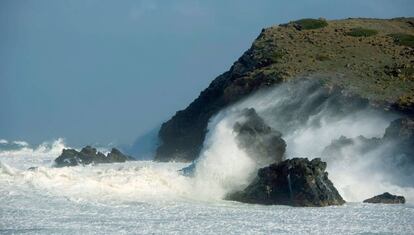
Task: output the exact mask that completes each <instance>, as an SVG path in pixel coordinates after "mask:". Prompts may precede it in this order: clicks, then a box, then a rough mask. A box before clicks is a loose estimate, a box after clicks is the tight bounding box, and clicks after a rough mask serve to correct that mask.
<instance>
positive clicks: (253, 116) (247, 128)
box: [233, 108, 286, 167]
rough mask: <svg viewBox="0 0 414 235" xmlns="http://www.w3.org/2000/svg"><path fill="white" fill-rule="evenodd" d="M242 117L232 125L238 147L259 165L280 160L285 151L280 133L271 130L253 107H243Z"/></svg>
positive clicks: (284, 143)
mask: <svg viewBox="0 0 414 235" xmlns="http://www.w3.org/2000/svg"><path fill="white" fill-rule="evenodd" d="M242 118H243V121H239V122H236V123H235V125H234V127H233V130H234V132H235V133H237V135H236V140H237V142H238V145H239V147H240V148H242V149H244V150H245V151H246V152H247V154H248V155H249V156H250V157H252V158H253V159H254V160H255V161H256V162H257V163H258V165H259V166H261V167H263V166H266V165H269V164H271V163H277V162H280V161H282V160H283V157H284V153H285V151H286V142H285V141H284V140H283V139H282V134H281V133H280V132H278V131H275V130H272V128H271V127H270V126H268V125H267V124H266V123H265V122H264V120H263V119H262V118H261V117H260V116H259V115H258V114H257V113H256V111H255V109H253V108H248V109H244V110H243V111H242Z"/></svg>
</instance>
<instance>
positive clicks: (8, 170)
mask: <svg viewBox="0 0 414 235" xmlns="http://www.w3.org/2000/svg"><path fill="white" fill-rule="evenodd" d="M2 160H3V161H7V159H5V158H3V159H2ZM14 162H16V161H14ZM2 164H3V165H2V169H1V171H0V201H1V203H0V233H1V234H166V233H168V234H414V206H413V205H412V204H411V203H408V204H405V205H373V204H363V203H361V202H349V203H346V204H345V205H344V206H332V207H324V208H294V207H288V206H261V205H249V204H243V203H238V202H231V201H224V200H221V199H220V198H214V196H211V195H210V196H211V197H210V198H209V197H206V196H205V195H199V194H198V189H197V188H198V187H199V186H195V185H194V184H196V182H195V181H194V180H192V179H188V178H186V177H184V176H181V175H179V174H178V173H177V170H178V169H180V168H181V167H183V165H184V164H178V163H153V162H149V161H137V162H128V163H122V164H102V165H99V166H92V167H81V166H80V167H71V168H59V169H52V168H49V167H47V166H42V167H40V168H38V169H37V170H34V171H30V170H21V169H18V168H12V167H11V166H9V165H5V164H7V163H2ZM206 190H207V189H206ZM204 192H205V191H204ZM212 195H215V194H214V193H213V194H212Z"/></svg>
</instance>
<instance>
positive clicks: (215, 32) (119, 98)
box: [0, 0, 414, 146]
mask: <svg viewBox="0 0 414 235" xmlns="http://www.w3.org/2000/svg"><path fill="white" fill-rule="evenodd" d="M413 13H414V3H413V1H412V0H388V1H386V0H364V1H361V0H348V1H333V0H315V1H310V0H294V1H275V0H268V1H250V0H242V1H196V0H180V1H162V0H159V1H155V0H154V1H151V0H148V1H140V0H125V1H115V0H113V1H98V0H71V1H69V0H68V1H64V0H49V1H45V0H26V1H23V0H22V1H15V0H2V1H0V33H1V34H0V35H1V37H0V107H1V112H0V139H7V140H26V141H28V142H30V143H33V144H38V143H40V142H43V141H44V140H51V139H56V138H58V137H64V138H65V139H66V141H67V142H68V143H69V144H71V145H75V146H76V145H84V144H95V143H100V144H109V143H114V144H122V143H130V142H133V140H134V139H135V138H136V137H138V136H140V135H143V134H145V133H146V132H148V131H150V130H152V129H154V128H155V127H157V126H158V125H160V124H161V123H162V122H163V121H165V120H167V119H168V118H169V117H170V116H171V115H173V114H174V113H175V112H176V111H177V110H179V109H182V108H185V107H186V106H187V105H188V104H189V103H190V102H191V101H192V100H193V99H194V98H196V97H197V96H198V94H199V92H200V91H201V90H202V89H204V88H205V87H207V85H208V84H209V83H210V81H211V80H212V79H213V78H215V77H216V76H217V75H219V74H220V73H222V72H224V71H226V70H227V69H228V68H229V67H230V66H231V64H232V63H233V61H235V60H236V59H237V58H238V57H239V56H240V55H241V54H242V53H243V52H244V51H245V50H246V49H247V48H249V47H250V44H251V43H252V41H253V40H254V39H255V38H256V36H257V35H258V34H259V32H260V30H261V29H262V28H263V27H268V26H271V25H273V24H279V23H285V22H288V21H290V20H294V19H299V18H307V17H312V18H318V17H324V18H327V19H340V18H348V17H375V18H392V17H399V16H410V14H411V16H412V14H413Z"/></svg>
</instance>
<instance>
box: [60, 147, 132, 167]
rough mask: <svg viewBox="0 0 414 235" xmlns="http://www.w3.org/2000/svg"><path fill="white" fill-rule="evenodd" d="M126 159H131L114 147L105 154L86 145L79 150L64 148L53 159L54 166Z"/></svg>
mask: <svg viewBox="0 0 414 235" xmlns="http://www.w3.org/2000/svg"><path fill="white" fill-rule="evenodd" d="M128 160H133V159H132V158H131V157H129V156H127V155H124V154H123V153H121V152H120V151H119V150H118V149H116V148H113V149H112V150H111V152H110V153H108V155H106V156H105V154H103V153H101V152H98V151H97V150H96V148H92V147H91V146H86V147H84V148H83V149H82V150H81V151H80V152H78V151H76V150H75V149H64V150H63V151H62V154H61V155H60V156H59V157H58V158H56V159H55V167H65V166H77V165H89V164H99V163H113V162H125V161H128Z"/></svg>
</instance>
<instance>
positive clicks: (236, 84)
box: [155, 18, 414, 162]
mask: <svg viewBox="0 0 414 235" xmlns="http://www.w3.org/2000/svg"><path fill="white" fill-rule="evenodd" d="M322 21H323V20H317V21H312V20H309V19H306V20H302V21H296V22H291V23H288V24H285V25H281V26H273V27H270V28H267V29H263V30H262V32H261V33H260V35H259V36H258V38H257V39H256V40H255V41H254V42H253V44H252V46H251V48H250V49H249V50H247V51H246V52H245V53H244V54H243V55H242V56H241V57H240V58H239V59H238V60H237V61H236V62H235V63H234V64H233V66H232V67H231V68H230V70H229V71H228V72H225V73H223V74H222V75H220V76H218V77H217V78H216V79H215V80H214V81H213V82H212V83H211V84H210V85H209V87H208V88H207V89H205V90H204V91H202V92H201V94H200V95H199V97H198V98H197V99H196V100H194V101H193V102H192V103H191V104H190V105H189V106H188V107H187V108H185V109H184V110H181V111H178V112H177V113H176V114H175V115H174V116H173V117H172V118H171V119H170V120H168V121H167V122H165V123H164V124H163V125H162V127H161V129H160V131H159V137H160V140H161V144H160V146H159V147H158V149H157V153H156V156H155V160H156V161H172V160H175V161H186V162H189V161H192V160H194V159H196V158H197V157H198V154H199V152H200V150H201V147H202V143H203V141H204V138H205V134H206V128H207V123H208V121H209V119H210V118H211V117H212V116H213V115H215V114H217V113H218V112H219V111H220V110H221V109H223V108H224V107H227V106H229V105H231V104H233V103H235V102H236V101H239V100H240V99H242V98H244V97H246V96H247V95H249V94H251V93H252V92H254V91H257V90H259V89H261V88H264V87H269V86H272V85H274V84H279V83H281V82H282V81H287V80H293V79H296V78H300V77H304V76H310V77H317V78H320V79H322V80H323V82H324V85H325V86H327V87H332V86H338V87H340V88H341V89H343V90H344V91H346V92H348V93H350V94H355V95H356V96H360V97H362V98H366V99H369V100H370V102H371V103H372V104H373V105H375V106H376V107H380V108H383V107H387V108H388V106H391V107H392V108H393V109H395V110H399V111H402V112H404V113H406V114H409V115H414V114H413V113H414V112H413V110H414V108H413V107H414V105H413V104H414V93H413V92H412V91H413V89H414V73H413V71H414V69H413V67H412V62H411V61H412V56H413V48H411V46H410V45H411V44H401V43H396V41H395V39H394V38H395V37H394V36H392V35H395V34H396V33H399V34H401V33H403V34H408V35H410V34H414V28H413V27H412V26H411V24H409V23H408V22H411V21H412V19H411V18H399V19H392V20H378V19H346V20H335V21H327V22H325V21H323V22H322ZM298 25H302V26H301V27H300V28H298ZM316 26H317V27H316ZM355 29H364V32H365V31H367V32H369V31H372V29H375V31H376V33H375V34H369V35H368V34H363V36H358V37H357V36H353V35H354V34H351V33H350V32H354V31H355ZM361 51H363V52H364V53H361ZM389 68H397V69H396V71H398V72H399V71H401V72H399V73H390V71H389ZM398 69H399V70H398Z"/></svg>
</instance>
